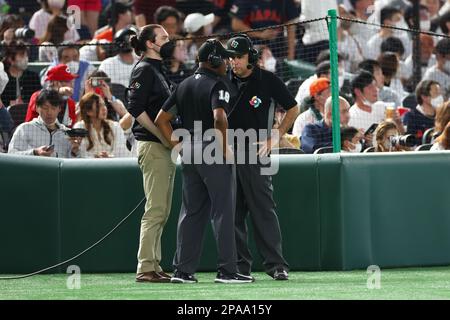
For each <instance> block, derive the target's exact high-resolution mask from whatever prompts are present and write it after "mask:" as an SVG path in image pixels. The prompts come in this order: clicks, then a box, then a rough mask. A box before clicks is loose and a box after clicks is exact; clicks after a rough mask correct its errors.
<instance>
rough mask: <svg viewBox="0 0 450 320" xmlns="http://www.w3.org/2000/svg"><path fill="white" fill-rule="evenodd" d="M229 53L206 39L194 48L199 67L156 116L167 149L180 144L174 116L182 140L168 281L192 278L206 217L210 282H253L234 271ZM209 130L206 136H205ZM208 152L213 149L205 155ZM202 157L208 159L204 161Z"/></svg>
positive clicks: (195, 280) (234, 181) (235, 265)
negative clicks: (214, 256)
mask: <svg viewBox="0 0 450 320" xmlns="http://www.w3.org/2000/svg"><path fill="white" fill-rule="evenodd" d="M228 57H230V53H229V52H228V51H227V50H225V48H224V47H223V46H222V44H221V43H220V42H219V41H217V40H213V39H210V40H207V41H206V42H205V43H204V44H203V45H202V46H201V47H200V49H199V51H198V60H199V63H200V67H199V68H198V69H197V71H196V72H195V74H194V75H192V76H190V77H189V78H187V79H186V80H184V81H183V82H181V83H180V84H179V86H178V87H177V89H176V90H175V92H174V93H173V94H172V95H171V96H170V98H169V99H168V100H167V101H166V102H165V103H164V105H163V108H162V110H161V111H160V112H159V114H158V116H157V118H156V125H157V126H158V127H159V128H160V130H161V132H162V134H163V135H164V137H165V138H166V139H167V140H168V141H170V143H171V145H172V147H175V148H178V147H179V146H180V144H179V141H172V140H171V137H172V133H173V129H172V126H171V124H170V121H171V120H172V119H173V118H174V117H175V116H177V115H178V116H179V118H180V120H181V123H182V127H183V129H184V133H185V134H183V142H182V145H183V147H182V148H183V149H182V175H183V203H182V207H181V212H180V216H179V220H178V230H177V250H176V253H175V257H174V268H175V272H174V274H173V277H172V280H171V282H173V283H195V282H197V279H196V278H195V275H194V274H195V271H196V269H197V267H198V263H199V261H200V256H201V250H202V242H203V237H204V231H205V227H206V225H207V222H208V220H209V219H211V220H212V225H213V232H214V235H215V239H216V242H217V253H218V263H217V268H218V273H217V277H216V279H215V282H218V283H249V282H252V281H253V279H252V278H251V277H246V276H243V275H240V274H238V273H237V255H236V243H235V229H234V212H235V208H236V207H235V204H236V202H235V201H236V194H235V193H236V180H235V168H234V165H233V164H232V163H233V154H232V150H231V148H230V147H229V146H228V145H227V139H226V134H227V133H226V130H227V128H228V121H227V111H228V110H229V106H230V103H231V101H230V99H231V97H230V92H229V89H228V86H227V85H226V81H227V80H226V77H225V75H226V65H225V61H224V58H228ZM208 131H209V133H211V134H210V135H207V134H206V133H207V132H208ZM186 132H188V134H187V135H186ZM212 144H213V145H212ZM212 147H214V148H212ZM208 150H214V151H215V152H214V153H213V152H211V153H208V152H207V151H208ZM207 156H211V158H210V159H206V157H207ZM226 159H228V160H230V161H225V160H226ZM211 160H213V161H211Z"/></svg>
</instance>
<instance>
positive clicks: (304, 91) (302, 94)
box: [295, 74, 317, 105]
mask: <svg viewBox="0 0 450 320" xmlns="http://www.w3.org/2000/svg"><path fill="white" fill-rule="evenodd" d="M316 79H317V75H315V74H313V75H312V76H310V77H309V78H308V79H306V80H305V81H303V82H302V84H301V85H300V88H298V91H297V95H296V96H295V101H297V104H298V105H301V104H302V102H303V100H304V99H305V98H306V97H309V96H310V94H309V87H310V86H311V83H312V82H313V81H314V80H316Z"/></svg>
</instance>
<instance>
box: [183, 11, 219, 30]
mask: <svg viewBox="0 0 450 320" xmlns="http://www.w3.org/2000/svg"><path fill="white" fill-rule="evenodd" d="M213 21H214V13H210V14H207V15H206V16H204V15H203V14H201V13H191V14H189V15H188V16H187V17H186V19H184V29H185V30H186V31H187V32H188V33H194V32H197V31H198V30H199V29H200V28H201V27H204V26H207V25H208V24H211V23H213Z"/></svg>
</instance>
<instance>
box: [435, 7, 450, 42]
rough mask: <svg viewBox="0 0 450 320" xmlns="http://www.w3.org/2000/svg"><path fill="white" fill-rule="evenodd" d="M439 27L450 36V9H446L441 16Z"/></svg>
mask: <svg viewBox="0 0 450 320" xmlns="http://www.w3.org/2000/svg"><path fill="white" fill-rule="evenodd" d="M438 21H439V28H440V29H441V30H442V33H443V34H445V35H447V36H450V10H448V11H445V12H444V13H443V15H441V16H440V17H439V20H438Z"/></svg>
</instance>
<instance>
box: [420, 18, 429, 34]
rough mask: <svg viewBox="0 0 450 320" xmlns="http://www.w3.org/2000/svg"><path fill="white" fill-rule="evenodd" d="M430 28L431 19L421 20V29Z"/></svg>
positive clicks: (427, 29)
mask: <svg viewBox="0 0 450 320" xmlns="http://www.w3.org/2000/svg"><path fill="white" fill-rule="evenodd" d="M430 29H431V21H430V20H425V21H420V30H422V31H430Z"/></svg>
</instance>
